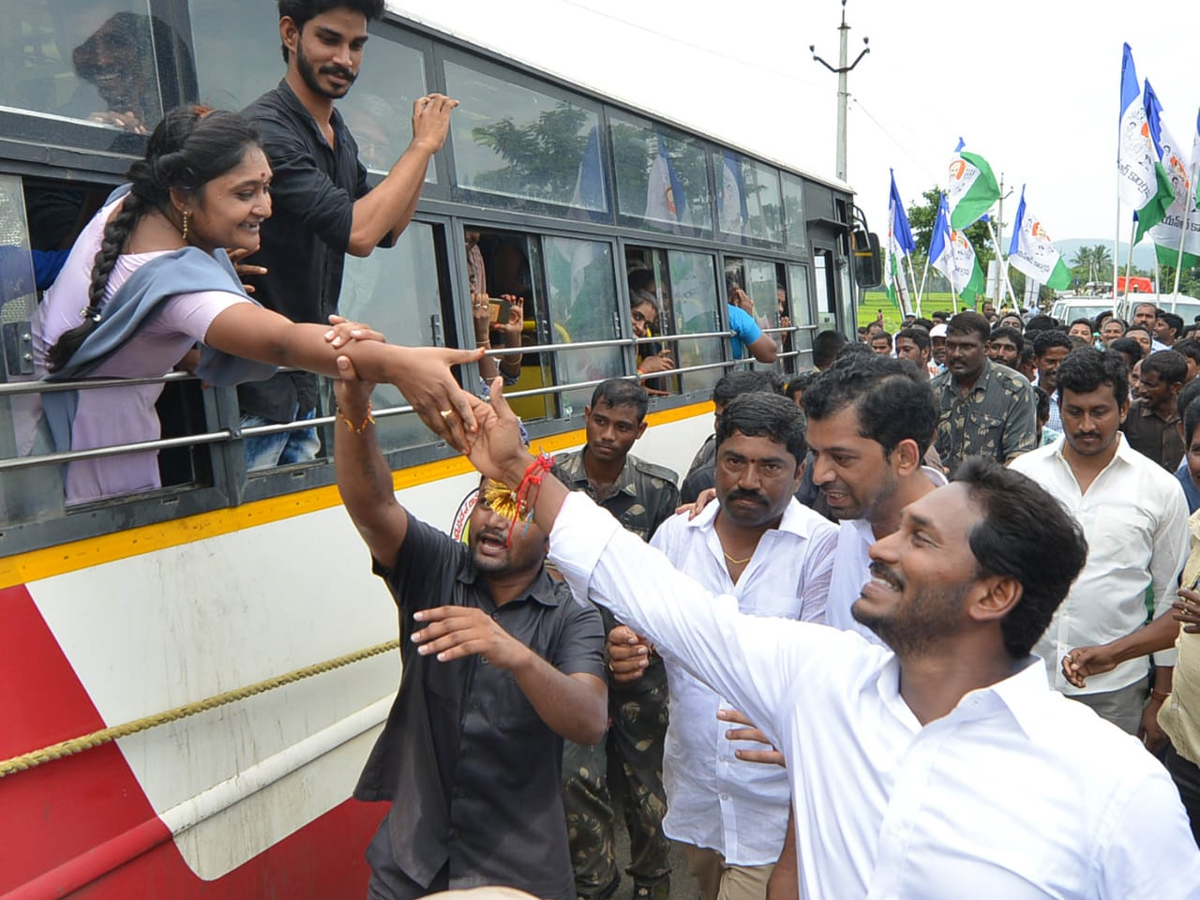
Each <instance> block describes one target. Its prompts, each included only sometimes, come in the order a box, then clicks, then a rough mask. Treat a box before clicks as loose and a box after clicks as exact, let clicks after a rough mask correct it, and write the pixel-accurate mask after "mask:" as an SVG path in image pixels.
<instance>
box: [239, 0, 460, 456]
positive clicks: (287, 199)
mask: <svg viewBox="0 0 1200 900" xmlns="http://www.w3.org/2000/svg"><path fill="white" fill-rule="evenodd" d="M383 8H384V4H383V0H279V36H280V40H281V42H282V47H283V58H284V59H285V60H286V62H287V73H286V74H285V75H284V78H283V80H282V81H281V82H280V83H279V86H278V87H277V88H275V89H274V90H271V91H268V92H267V93H265V94H263V95H262V96H261V97H259V98H258V99H257V100H255V101H254V102H253V103H251V104H250V106H248V107H247V108H246V109H245V110H244V114H245V115H246V116H248V117H249V118H251V119H253V120H254V122H255V123H256V124H257V125H258V127H259V129H260V130H261V131H262V136H263V149H264V150H265V151H266V153H267V158H268V160H269V161H270V163H271V168H272V170H273V171H274V178H273V180H272V182H271V200H272V204H273V207H274V215H272V217H271V219H270V221H269V222H266V223H264V225H263V228H262V235H261V237H262V249H260V250H259V251H258V252H257V253H255V254H254V257H253V259H252V262H253V266H249V267H247V270H246V274H245V280H246V282H247V284H249V285H250V286H251V287H252V288H253V290H254V298H255V299H256V300H258V301H259V302H260V303H262V304H263V306H266V307H267V308H268V309H273V310H275V311H276V312H278V313H281V314H283V315H285V316H287V317H288V318H289V319H291V320H292V321H294V322H312V323H316V324H319V325H323V324H326V323H327V322H328V321H329V316H330V315H331V314H335V313H337V312H338V295H339V294H340V292H341V285H342V270H343V268H344V264H345V257H346V254H347V253H350V254H353V255H354V256H368V255H370V253H371V251H372V250H373V249H374V248H375V247H377V246H391V245H392V244H393V243H395V241H396V238H397V237H398V236H399V235H400V233H401V232H402V231H403V230H404V228H405V227H406V226H407V225H408V223H409V220H411V219H412V215H413V211H414V210H415V209H416V206H417V200H418V198H419V197H420V196H421V188H422V187H423V186H424V183H425V171H426V168H427V167H428V165H429V160H430V158H431V157H432V156H433V154H434V153H436V152H437V151H438V150H439V149H440V148H441V146H442V143H443V142H444V141H445V139H446V131H447V128H448V127H449V124H450V111H451V110H452V109H454V107H455V106H457V105H458V103H457V101H455V100H451V99H449V98H447V97H444V96H442V95H441V94H430V95H429V96H427V97H422V98H420V99H419V100H417V101H416V103H415V104H414V105H413V119H412V128H413V138H412V143H410V144H409V146H408V149H407V150H406V151H405V152H404V155H403V156H401V157H400V159H399V160H397V161H396V163H395V165H394V166H392V169H391V171H390V172H388V174H387V176H386V177H385V178H384V179H383V180H382V181H381V182H380V183H379V184H377V185H376V186H375V187H374V188H371V187H370V186H369V185H368V184H367V170H366V167H365V166H364V165H363V164H362V163H361V162H360V161H359V159H358V146H357V145H356V144H355V142H354V136H353V135H351V133H350V130H349V129H348V128H347V127H346V124H345V122H344V121H343V120H342V117H341V114H340V113H338V111H337V110H336V109H334V105H333V103H334V100H336V99H338V98H340V97H344V96H345V95H346V93H347V92H348V91H349V90H350V87H351V85H352V84H353V83H354V81H355V79H356V78H357V77H358V72H359V67H360V66H361V65H362V61H363V52H364V49H365V47H366V43H367V22H368V21H369V20H371V19H378V18H380V17H381V16H382V15H383ZM238 401H239V404H240V406H241V411H242V423H241V424H242V427H243V428H246V427H252V426H257V425H268V424H272V423H276V422H291V421H294V420H298V419H306V418H312V416H313V415H314V414H315V409H316V404H317V381H316V378H315V377H314V376H312V375H308V374H301V373H293V372H286V373H282V374H280V375H276V376H275V377H274V378H271V379H270V380H269V381H264V382H256V383H250V384H244V385H241V386H240V387H239V388H238ZM245 446H246V468H247V469H260V468H265V467H268V466H274V465H286V464H288V463H294V462H302V461H304V460H308V459H312V458H314V457H315V456H316V454H317V451H318V450H319V449H320V443H319V441H318V439H317V433H316V430H315V429H312V428H305V429H301V430H298V431H289V432H283V433H281V434H272V435H265V436H258V437H250V438H247V439H246V441H245Z"/></svg>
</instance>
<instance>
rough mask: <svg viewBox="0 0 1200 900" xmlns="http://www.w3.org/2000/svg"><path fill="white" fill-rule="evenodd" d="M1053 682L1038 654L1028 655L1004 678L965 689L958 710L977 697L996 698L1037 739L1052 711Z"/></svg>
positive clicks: (1028, 733) (1024, 729)
mask: <svg viewBox="0 0 1200 900" xmlns="http://www.w3.org/2000/svg"><path fill="white" fill-rule="evenodd" d="M1049 695H1050V682H1049V680H1048V679H1047V677H1046V664H1045V663H1044V662H1043V661H1042V660H1041V658H1040V657H1037V656H1028V657H1026V658H1025V660H1024V662H1023V663H1022V668H1021V669H1020V671H1018V672H1016V673H1014V674H1012V675H1009V676H1008V677H1007V678H1005V679H1004V680H1002V681H997V682H996V683H995V684H992V685H988V686H987V687H985V688H978V689H977V690H974V691H969V692H968V693H966V694H965V695H964V696H963V698H962V700H960V701H959V702H958V705H957V706H955V708H954V710H955V712H956V713H957V712H959V711H960V710H964V709H966V708H968V707H970V706H971V705H972V703H973V698H976V697H978V698H979V700H980V701H981V703H980V705H981V706H983V705H984V704H985V703H986V701H987V699H988V698H993V697H994V698H996V699H998V700H999V701H1000V703H1002V704H1003V705H1004V707H1005V708H1006V709H1007V710H1008V711H1009V713H1010V714H1011V715H1012V717H1013V718H1014V719H1015V720H1016V722H1017V725H1019V726H1020V728H1021V730H1022V731H1024V732H1025V734H1026V736H1027V737H1029V738H1030V739H1036V738H1037V736H1038V734H1039V733H1040V732H1042V731H1043V730H1044V729H1045V728H1046V726H1047V721H1046V719H1047V716H1049V715H1053V713H1052V711H1051V710H1050V709H1048V708H1047V704H1046V702H1045V701H1046V699H1047V698H1048V697H1049Z"/></svg>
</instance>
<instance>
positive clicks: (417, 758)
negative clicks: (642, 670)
mask: <svg viewBox="0 0 1200 900" xmlns="http://www.w3.org/2000/svg"><path fill="white" fill-rule="evenodd" d="M408 522H409V524H408V532H407V535H406V536H405V539H404V544H403V546H402V548H401V550H400V552H399V554H398V556H397V558H396V560H395V563H394V566H393V567H392V568H386V567H384V566H382V565H380V563H379V562H378V561H376V562H375V572H376V574H378V575H380V576H381V577H382V578H383V579H384V580H385V581H386V582H387V585H388V588H389V589H390V590H391V592H392V596H393V597H394V598H395V600H396V603H397V606H398V607H399V613H400V656H401V660H402V663H403V672H402V674H401V680H400V693H399V694H398V695H397V697H396V701H395V703H394V704H393V706H392V710H391V712H390V713H389V715H388V720H387V725H386V726H385V727H384V731H383V734H382V735H380V738H379V741H378V742H377V743H376V745H375V749H374V750H373V751H372V752H371V756H370V758H369V760H368V761H367V765H366V768H364V770H363V773H362V776H361V777H360V779H359V782H358V787H357V788H355V791H354V796H355V797H356V798H358V799H360V800H391V801H393V803H392V808H391V811H390V812H389V814H388V815H389V817H390V818H389V820H388V828H389V832H390V838H391V845H392V856H393V858H394V859H395V861H396V864H397V865H398V866H399V867H400V868H401V869H402V870H403V871H404V872H405V874H406V875H408V877H409V878H411V879H413V880H414V881H416V882H417V883H419V884H422V885H428V884H429V883H430V882H431V880H432V879H433V877H434V876H435V875H436V874H437V873H438V872H439V871H440V870H441V868H442V866H443V865H445V864H446V863H447V862H448V863H449V874H450V887H451V888H453V889H458V888H470V887H478V886H481V885H488V884H491V885H507V886H510V887H515V888H519V889H521V890H524V891H528V892H529V893H531V894H533V895H534V896H536V897H544V898H555V900H574V898H575V880H574V876H573V874H572V870H571V860H570V855H569V853H568V849H567V826H566V817H565V814H564V812H563V805H562V788H561V783H562V774H561V773H562V747H563V745H562V738H560V737H559V736H557V735H556V734H554V732H552V731H551V730H550V728H549V726H547V725H546V723H545V722H543V721H542V719H541V717H540V716H539V715H538V713H537V711H536V710H535V709H534V708H533V704H532V703H530V702H529V699H528V698H527V697H526V696H525V692H524V691H523V690H522V689H521V687H520V685H518V684H517V682H516V679H515V678H514V677H513V676H512V675H510V674H509V673H508V672H504V671H500V670H497V669H495V668H494V667H493V666H490V665H488V664H487V662H486V661H485V660H483V659H482V658H480V657H478V656H470V657H467V658H465V659H459V660H455V661H453V662H446V663H443V662H438V661H437V659H435V658H434V657H432V656H422V655H420V654H419V653H417V648H416V645H415V644H413V643H412V641H411V640H410V638H411V637H412V633H413V631H415V630H416V623H415V622H414V620H413V617H412V614H413V613H414V612H415V611H417V610H420V609H429V608H432V607H435V606H443V605H455V606H467V607H476V608H479V609H482V610H483V611H484V612H486V613H488V614H489V615H491V616H492V618H494V619H495V620H496V621H497V622H499V623H500V625H501V626H502V627H503V628H504V629H505V630H506V631H507V632H509V634H511V635H513V636H514V637H515V638H517V639H518V640H519V641H521V643H523V644H525V645H526V646H528V647H529V648H530V649H532V650H533V651H534V652H535V653H537V654H538V656H540V657H542V658H543V659H545V660H546V661H547V662H548V663H550V665H552V666H554V667H555V668H556V669H558V670H559V671H560V672H563V673H564V674H567V675H571V674H574V673H577V672H584V673H587V674H590V675H595V676H596V677H597V678H601V679H602V678H604V676H605V674H606V673H605V671H604V632H603V629H602V627H601V624H600V613H599V611H598V610H597V609H596V608H595V607H594V606H592V605H591V604H590V603H588V602H587V601H579V600H576V599H575V598H574V597H572V596H571V591H570V588H568V587H567V586H566V584H564V583H562V582H555V581H554V580H552V579H551V578H550V576H549V575H547V574H546V571H545V570H544V569H543V570H542V571H541V572H540V573H539V574H538V576H537V578H536V579H535V580H534V582H533V584H532V585H531V586H530V588H529V592H528V594H527V595H526V596H525V597H522V598H520V599H516V600H511V601H509V602H508V603H505V604H504V605H503V606H500V607H497V606H496V604H495V601H494V600H493V599H492V595H491V591H490V590H489V588H488V585H487V582H486V581H484V579H483V578H482V577H481V576H480V575H479V573H478V572H477V571H476V569H475V567H474V565H473V564H472V562H471V557H470V552H469V551H468V549H467V547H466V545H465V544H462V543H460V542H458V541H454V540H452V539H451V538H450V537H448V536H447V535H446V534H444V533H442V532H440V531H438V530H437V529H434V528H431V527H430V526H428V525H426V524H424V523H422V522H420V521H418V520H416V519H414V518H413V517H412V516H409V520H408Z"/></svg>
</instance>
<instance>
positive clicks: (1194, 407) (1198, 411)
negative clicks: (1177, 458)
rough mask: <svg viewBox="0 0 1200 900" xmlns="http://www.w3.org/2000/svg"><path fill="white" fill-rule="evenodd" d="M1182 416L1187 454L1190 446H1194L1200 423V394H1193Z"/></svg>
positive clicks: (1184, 447) (1184, 444)
mask: <svg viewBox="0 0 1200 900" xmlns="http://www.w3.org/2000/svg"><path fill="white" fill-rule="evenodd" d="M1193 383H1196V382H1193ZM1181 396H1182V395H1181ZM1180 418H1181V419H1183V452H1184V453H1185V454H1186V453H1187V449H1188V447H1190V446H1192V435H1194V434H1195V433H1196V426H1197V425H1200V396H1197V395H1195V394H1193V395H1192V401H1191V402H1190V403H1189V404H1188V405H1187V406H1186V407H1185V408H1184V410H1183V414H1182V415H1181V416H1180Z"/></svg>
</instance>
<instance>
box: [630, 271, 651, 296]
mask: <svg viewBox="0 0 1200 900" xmlns="http://www.w3.org/2000/svg"><path fill="white" fill-rule="evenodd" d="M625 279H626V280H627V281H628V282H629V293H630V294H638V293H641V292H642V291H649V290H650V289H651V288H653V287H654V270H653V269H650V268H649V267H647V266H634V267H633V268H631V269H630V270H629V271H628V272H627V273H626V274H625Z"/></svg>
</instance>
